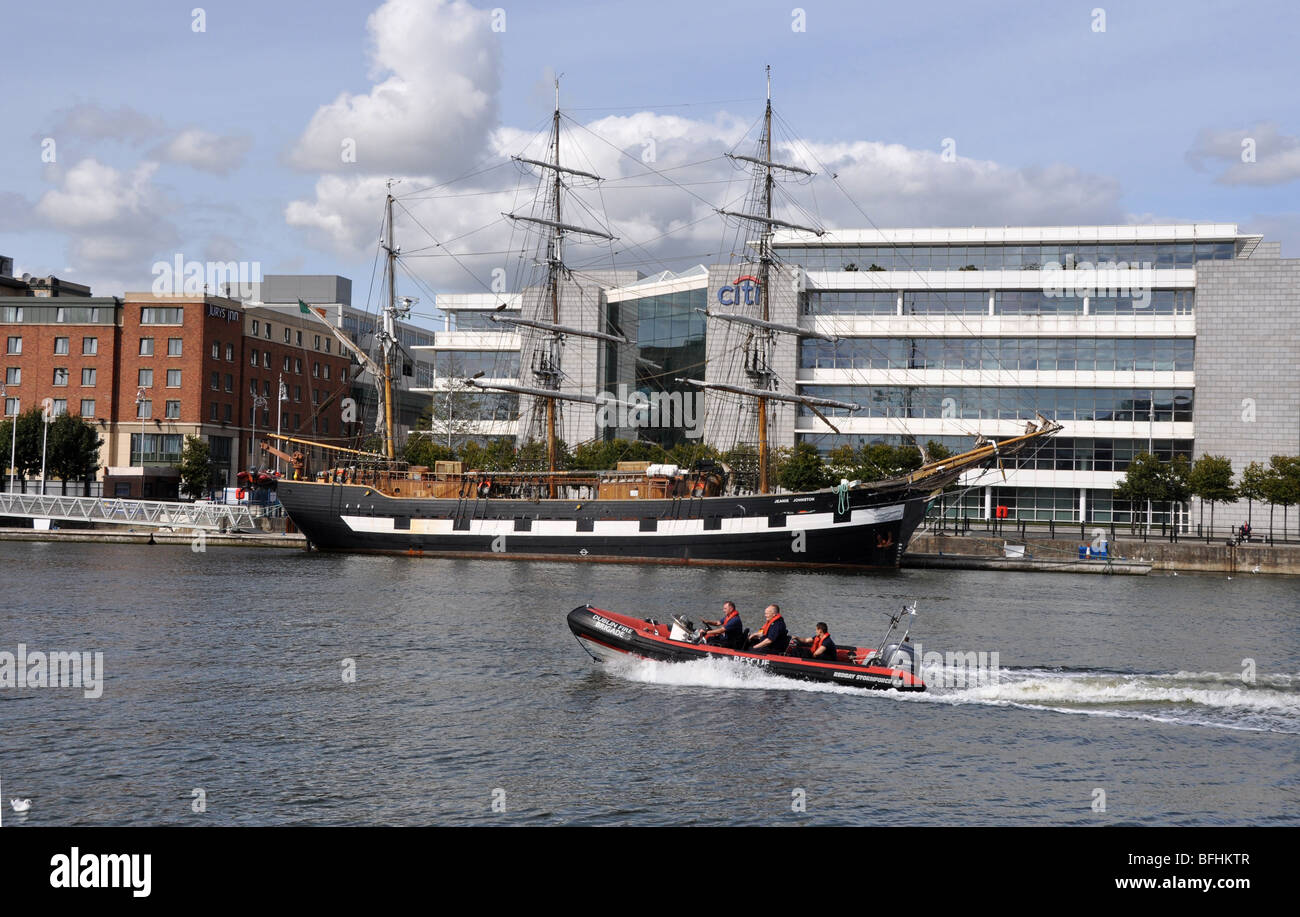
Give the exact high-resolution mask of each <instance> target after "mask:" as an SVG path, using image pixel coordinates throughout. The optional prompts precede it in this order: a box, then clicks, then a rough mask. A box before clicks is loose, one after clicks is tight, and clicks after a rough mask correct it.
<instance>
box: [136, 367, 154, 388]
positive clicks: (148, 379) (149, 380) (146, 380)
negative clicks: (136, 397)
mask: <svg viewBox="0 0 1300 917" xmlns="http://www.w3.org/2000/svg"><path fill="white" fill-rule="evenodd" d="M136 382H137V384H138V385H139V386H140V387H141V388H153V370H152V369H142V370H140V372H139V377H138V379H137V380H136Z"/></svg>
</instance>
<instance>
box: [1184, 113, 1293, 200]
mask: <svg viewBox="0 0 1300 917" xmlns="http://www.w3.org/2000/svg"><path fill="white" fill-rule="evenodd" d="M1243 156H1245V157H1246V159H1243V158H1242V157H1243ZM1251 159H1253V161H1249V160H1251ZM1187 161H1188V162H1189V163H1190V164H1191V165H1192V167H1193V168H1196V169H1198V170H1201V171H1204V170H1205V169H1207V168H1209V166H1210V164H1218V165H1224V164H1226V168H1224V170H1223V171H1222V172H1220V173H1219V175H1218V176H1216V177H1215V179H1214V181H1215V182H1216V183H1217V184H1220V185H1282V184H1286V183H1287V182H1290V181H1295V180H1296V179H1297V178H1300V139H1298V138H1296V137H1291V136H1288V135H1286V134H1283V133H1281V132H1280V131H1279V130H1278V128H1277V125H1276V124H1274V123H1273V122H1271V121H1261V122H1259V123H1257V124H1255V125H1254V126H1253V127H1249V128H1245V129H1241V130H1213V129H1211V128H1206V129H1204V130H1202V131H1201V132H1200V133H1199V134H1197V135H1196V141H1195V142H1194V143H1193V144H1192V148H1191V149H1190V150H1188V151H1187Z"/></svg>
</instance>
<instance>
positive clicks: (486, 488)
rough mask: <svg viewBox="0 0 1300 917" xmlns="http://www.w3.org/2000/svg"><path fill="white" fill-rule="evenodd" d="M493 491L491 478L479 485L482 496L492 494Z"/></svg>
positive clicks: (479, 492)
mask: <svg viewBox="0 0 1300 917" xmlns="http://www.w3.org/2000/svg"><path fill="white" fill-rule="evenodd" d="M491 492H492V481H491V479H489V480H486V481H484V482H483V483H482V484H480V485H479V486H478V495H479V496H480V497H486V496H487V495H488V494H490V493H491Z"/></svg>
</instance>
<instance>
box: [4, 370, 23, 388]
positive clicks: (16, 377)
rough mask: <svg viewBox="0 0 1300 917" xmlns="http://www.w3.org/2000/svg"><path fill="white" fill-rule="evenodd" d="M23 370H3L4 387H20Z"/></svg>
mask: <svg viewBox="0 0 1300 917" xmlns="http://www.w3.org/2000/svg"><path fill="white" fill-rule="evenodd" d="M22 384H23V368H22V367H21V366H10V367H9V368H8V369H6V370H5V385H22Z"/></svg>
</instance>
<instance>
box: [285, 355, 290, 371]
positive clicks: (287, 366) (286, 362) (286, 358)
mask: <svg viewBox="0 0 1300 917" xmlns="http://www.w3.org/2000/svg"><path fill="white" fill-rule="evenodd" d="M284 371H285V372H288V371H289V358H288V357H285V358H284Z"/></svg>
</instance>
